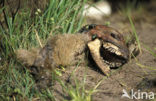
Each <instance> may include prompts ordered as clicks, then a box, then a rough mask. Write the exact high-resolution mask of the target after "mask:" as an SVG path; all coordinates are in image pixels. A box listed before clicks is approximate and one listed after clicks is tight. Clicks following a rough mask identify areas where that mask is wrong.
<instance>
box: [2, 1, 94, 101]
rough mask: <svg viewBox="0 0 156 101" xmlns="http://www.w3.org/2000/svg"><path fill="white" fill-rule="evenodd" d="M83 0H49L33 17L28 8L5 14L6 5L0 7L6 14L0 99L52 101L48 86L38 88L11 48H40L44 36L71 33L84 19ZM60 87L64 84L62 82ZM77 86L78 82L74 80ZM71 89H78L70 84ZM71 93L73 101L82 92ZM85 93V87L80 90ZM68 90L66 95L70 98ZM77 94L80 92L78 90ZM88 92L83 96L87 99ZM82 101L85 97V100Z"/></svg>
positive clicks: (3, 33)
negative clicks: (39, 89)
mask: <svg viewBox="0 0 156 101" xmlns="http://www.w3.org/2000/svg"><path fill="white" fill-rule="evenodd" d="M85 2H86V0H72V1H71V0H61V1H57V0H50V3H49V5H48V6H47V8H46V10H45V11H44V12H43V11H41V10H40V9H37V11H36V12H35V14H36V15H35V17H34V18H31V15H30V11H24V10H23V11H20V12H19V13H17V14H16V15H15V18H14V20H13V18H12V17H10V16H8V15H9V12H7V10H6V8H5V7H4V8H2V9H0V12H2V11H3V10H4V11H5V13H6V16H5V17H6V21H5V24H6V25H7V26H0V37H1V38H0V39H1V44H0V45H1V48H0V52H1V54H0V58H1V61H0V84H1V85H0V99H1V100H3V101H10V100H11V101H35V100H38V99H40V100H41V101H47V100H52V101H55V97H54V96H53V92H52V91H51V90H50V89H48V88H47V89H45V90H44V91H38V90H36V89H35V82H34V80H33V78H32V75H31V74H30V73H29V70H27V69H26V68H25V67H24V66H23V65H22V64H20V63H19V62H18V61H16V57H15V51H16V50H17V49H19V48H24V49H31V48H32V47H43V45H44V43H45V42H46V40H47V38H48V37H49V36H51V35H54V34H58V33H75V32H77V31H78V30H79V29H80V28H81V25H82V23H83V21H84V19H83V17H82V15H81V12H82V10H83V5H84V4H85ZM63 86H64V88H65V87H66V86H65V85H63ZM77 86H79V84H78V83H77ZM71 89H72V90H71V92H72V91H75V90H76V92H78V91H79V89H74V88H72V86H71ZM76 92H73V93H72V94H75V95H74V97H76V96H77V101H80V98H82V99H83V98H84V97H85V96H83V97H82V95H77V94H78V93H76ZM83 92H85V90H83ZM72 94H71V93H70V94H69V95H70V96H71V97H73V95H72ZM79 94H80V93H79ZM91 94H92V93H89V95H88V96H87V98H88V99H89V100H87V101H90V99H91V97H90V96H91ZM85 101H86V100H85Z"/></svg>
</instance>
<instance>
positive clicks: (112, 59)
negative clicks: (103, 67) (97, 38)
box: [100, 42, 127, 68]
mask: <svg viewBox="0 0 156 101" xmlns="http://www.w3.org/2000/svg"><path fill="white" fill-rule="evenodd" d="M100 56H101V57H102V58H103V62H105V63H106V64H107V65H108V66H109V67H110V68H117V67H120V66H122V65H123V64H124V63H126V62H127V59H125V58H124V56H123V53H122V52H121V51H120V49H119V48H118V47H117V46H115V45H114V44H112V43H109V42H102V46H101V47H100Z"/></svg>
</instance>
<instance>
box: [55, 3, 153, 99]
mask: <svg viewBox="0 0 156 101" xmlns="http://www.w3.org/2000/svg"><path fill="white" fill-rule="evenodd" d="M151 7H153V8H151ZM149 8H150V9H152V10H149ZM155 12H156V9H155V7H154V6H150V7H147V9H146V10H145V11H143V12H142V13H137V12H134V14H133V13H132V15H133V16H132V20H133V22H134V24H135V28H136V31H137V34H138V37H139V39H140V42H141V49H142V52H141V53H140V54H139V55H138V56H137V57H136V59H132V60H130V61H129V62H128V63H127V64H125V65H124V66H122V67H120V68H118V69H112V70H111V71H112V73H111V76H110V77H106V76H104V75H103V74H102V73H100V71H99V70H97V69H95V68H96V67H95V66H82V65H80V66H77V68H76V69H75V67H76V66H74V67H68V68H66V72H65V73H63V74H62V75H63V76H61V79H62V80H63V81H65V82H66V85H68V84H70V85H73V86H75V79H77V80H78V81H79V83H80V84H82V83H83V81H84V77H86V80H85V88H86V89H87V90H89V89H92V88H94V87H95V86H96V85H97V84H98V83H99V81H100V80H101V79H104V80H102V82H101V84H100V85H99V86H98V87H97V90H99V91H98V92H95V93H93V95H92V100H93V101H146V100H145V99H140V100H139V99H129V98H122V97H121V96H122V94H123V89H125V90H126V91H127V93H128V94H129V95H130V93H131V90H132V89H133V90H134V91H136V92H139V91H140V92H155V93H156V58H155V57H154V56H152V55H151V54H150V53H149V52H148V51H147V49H146V48H145V46H147V47H149V48H150V49H152V50H153V51H154V52H155V53H156V33H155V32H156V15H154V14H155ZM106 21H109V22H110V23H111V26H112V27H114V28H116V29H120V31H122V32H123V33H127V32H129V31H132V29H131V25H130V23H129V20H128V18H126V17H125V16H124V15H123V14H120V13H115V14H112V15H111V17H104V18H103V20H100V21H97V20H88V23H96V24H105V22H106ZM154 48H155V49H154ZM137 64H141V65H144V66H149V68H146V67H140V66H139V65H137ZM151 67H155V68H153V69H155V70H152V68H151ZM74 69H75V72H74V73H73V74H72V72H73V71H74ZM53 90H54V96H55V98H56V100H57V101H62V100H63V99H67V100H69V99H70V98H69V97H68V95H67V94H66V92H64V91H63V89H62V87H61V85H60V83H59V82H56V83H55V85H54V86H53ZM138 90H139V91H138ZM155 97H156V96H155Z"/></svg>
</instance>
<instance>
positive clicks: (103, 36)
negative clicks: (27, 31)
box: [80, 24, 129, 68]
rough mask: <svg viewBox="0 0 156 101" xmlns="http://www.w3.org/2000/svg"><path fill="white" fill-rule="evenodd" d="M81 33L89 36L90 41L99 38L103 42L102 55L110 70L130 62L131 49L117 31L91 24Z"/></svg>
mask: <svg viewBox="0 0 156 101" xmlns="http://www.w3.org/2000/svg"><path fill="white" fill-rule="evenodd" d="M80 32H81V33H83V34H88V35H89V37H90V40H94V39H96V38H98V39H100V40H101V41H102V45H101V48H100V54H101V57H102V58H103V60H104V62H105V63H106V64H107V65H109V67H110V68H115V67H120V66H122V65H123V64H125V63H126V62H127V61H128V59H129V49H128V47H127V45H126V43H125V40H124V37H123V35H122V34H121V33H120V32H119V31H117V30H116V29H114V28H112V27H108V26H105V25H95V24H91V25H86V26H84V27H83V28H82V29H81V30H80Z"/></svg>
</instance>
